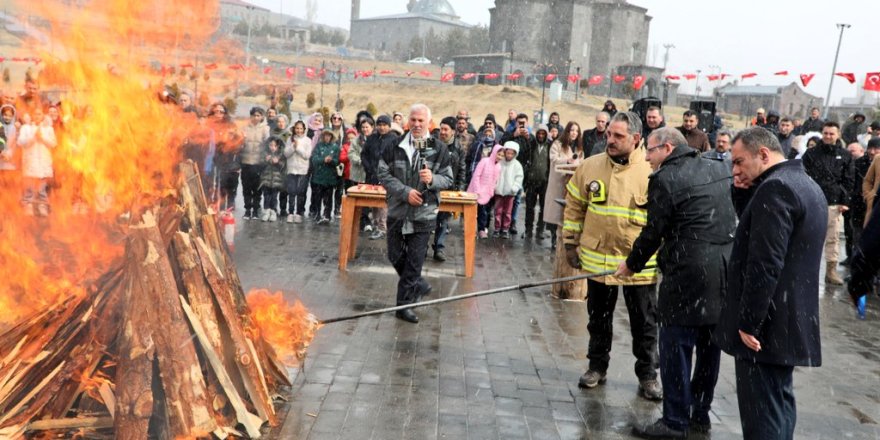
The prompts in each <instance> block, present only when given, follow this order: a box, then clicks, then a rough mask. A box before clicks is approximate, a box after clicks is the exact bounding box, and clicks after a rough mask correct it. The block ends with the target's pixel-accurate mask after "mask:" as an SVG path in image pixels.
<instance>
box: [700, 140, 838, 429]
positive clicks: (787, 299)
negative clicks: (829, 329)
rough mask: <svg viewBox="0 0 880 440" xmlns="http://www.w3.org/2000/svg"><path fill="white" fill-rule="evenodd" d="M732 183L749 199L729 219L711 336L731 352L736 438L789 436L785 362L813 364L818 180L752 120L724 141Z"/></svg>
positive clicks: (821, 204)
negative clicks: (724, 283) (728, 143)
mask: <svg viewBox="0 0 880 440" xmlns="http://www.w3.org/2000/svg"><path fill="white" fill-rule="evenodd" d="M732 159H733V160H732V161H733V179H734V186H735V187H736V188H737V190H751V191H750V197H751V201H750V203H748V204H747V205H746V207H745V209H744V210H743V211H742V215H741V217H740V223H739V225H738V226H737V230H736V236H735V237H734V242H733V251H732V253H731V256H730V266H729V270H728V282H729V284H728V289H727V291H726V292H725V293H724V294H722V297H721V314H720V319H719V322H718V325H717V326H716V332H715V334H714V339H715V342H716V343H717V344H718V346H719V347H721V349H722V350H724V351H725V352H726V353H728V354H730V355H732V356H733V357H734V358H735V367H736V392H737V400H738V401H739V411H740V419H741V423H742V428H743V436H744V437H745V438H746V439H791V438H792V437H793V435H794V426H795V421H796V420H797V412H796V409H795V399H794V391H793V389H792V371H793V370H794V367H795V366H809V367H818V366H820V365H821V364H822V354H821V344H820V340H819V276H818V273H819V265H820V263H821V261H822V250H823V244H824V241H825V229H826V227H827V224H828V217H827V210H826V209H825V206H827V202H826V200H825V196H824V194H823V193H822V189H821V188H820V187H819V185H817V184H816V182H814V181H813V179H811V178H810V177H809V176H808V175H807V174H806V173H805V172H804V168H803V165H802V164H801V161H800V160H789V161H786V160H785V156H783V152H782V147H781V146H780V145H779V140H778V139H777V138H776V136H775V135H774V134H773V133H771V132H770V131H768V130H766V129H764V128H760V127H755V128H749V129H747V130H744V131H742V132H740V133H739V134H738V135H737V136H736V138H734V141H733V150H732Z"/></svg>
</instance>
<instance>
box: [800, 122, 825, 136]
mask: <svg viewBox="0 0 880 440" xmlns="http://www.w3.org/2000/svg"><path fill="white" fill-rule="evenodd" d="M823 125H825V120H823V119H822V118H816V119H812V118H807V119H806V120H805V121H804V123H803V124H801V127H800V133H801V134H804V133H809V132H811V131H815V132H818V133H821V132H822V126H823Z"/></svg>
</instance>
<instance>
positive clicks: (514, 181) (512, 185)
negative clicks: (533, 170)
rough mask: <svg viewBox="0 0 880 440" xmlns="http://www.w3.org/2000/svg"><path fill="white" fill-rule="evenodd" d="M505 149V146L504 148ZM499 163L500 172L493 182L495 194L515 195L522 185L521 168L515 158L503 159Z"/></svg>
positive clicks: (522, 175)
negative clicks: (494, 182)
mask: <svg viewBox="0 0 880 440" xmlns="http://www.w3.org/2000/svg"><path fill="white" fill-rule="evenodd" d="M504 150H507V148H504ZM517 153H519V151H517ZM499 163H500V164H501V174H500V175H499V176H498V182H497V183H496V184H495V195H499V196H515V195H516V193H518V192H520V190H522V188H523V186H522V184H523V178H524V176H525V175H524V173H523V168H522V164H520V163H519V161H518V160H516V158H514V159H513V160H506V159H505V160H503V161H501V162H499Z"/></svg>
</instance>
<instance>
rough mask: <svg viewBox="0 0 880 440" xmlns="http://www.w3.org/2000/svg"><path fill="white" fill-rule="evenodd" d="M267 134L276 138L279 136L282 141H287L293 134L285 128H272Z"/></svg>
mask: <svg viewBox="0 0 880 440" xmlns="http://www.w3.org/2000/svg"><path fill="white" fill-rule="evenodd" d="M269 136H275V137H277V138H281V140H283V141H284V142H287V141H289V140H290V138H291V137H292V136H293V133H292V132H291V131H290V130H289V129H287V128H285V129H284V130H279V129H278V128H274V129H272V130H270V131H269Z"/></svg>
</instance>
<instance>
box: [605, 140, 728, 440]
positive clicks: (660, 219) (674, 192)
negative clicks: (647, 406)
mask: <svg viewBox="0 0 880 440" xmlns="http://www.w3.org/2000/svg"><path fill="white" fill-rule="evenodd" d="M646 159H647V160H648V162H650V163H651V167H652V168H653V169H654V173H653V174H651V177H650V181H649V183H648V224H647V226H645V227H644V229H642V232H641V234H639V237H638V238H637V239H636V241H635V242H634V243H633V248H632V252H631V253H630V254H629V257H627V259H626V261H624V262H622V263H621V264H620V266H619V267H618V269H617V274H618V275H623V276H631V275H632V274H633V273H635V272H638V271H640V270H642V269H644V267H645V265H646V264H647V263H648V260H649V259H650V258H651V256H652V255H654V253H655V252H657V251H658V249H659V254H658V256H657V264H658V266H659V267H660V270H661V271H662V273H663V281H662V282H661V283H660V291H659V295H658V297H657V299H658V303H657V315H658V318H659V319H658V321H659V324H660V334H659V336H660V341H659V345H660V378H661V380H662V382H663V418H661V419H660V420H657V421H656V422H655V423H654V424H652V425H648V426H645V427H637V428H636V433H637V434H639V435H641V436H643V437H648V438H670V437H671V438H685V437H686V436H687V431H688V428H689V427H690V428H691V429H693V430H697V431H701V432H705V431H708V430H709V427H710V426H711V425H710V421H709V410H710V408H711V405H712V398H713V396H714V392H715V383H716V382H717V381H718V367H719V361H720V358H721V350H720V349H719V348H718V346H716V345H715V344H714V343H712V340H711V332H712V330H713V328H714V326H715V324H716V323H717V322H718V313H719V310H720V307H721V292H722V291H723V290H724V289H725V288H726V284H727V276H726V273H725V270H726V268H727V261H728V256H729V255H730V249H731V246H732V243H733V234H734V231H735V229H736V213H735V212H734V210H733V203H732V202H731V199H730V184H731V175H730V168H729V167H728V165H727V164H725V163H724V162H721V161H717V160H711V159H706V158H702V157H701V156H700V153H699V152H698V151H696V150H694V149H693V148H691V147H689V146H688V145H687V141H686V140H685V138H684V136H683V135H682V134H681V133H679V131H678V130H676V129H675V128H672V127H664V128H660V129H657V130H654V132H653V133H651V137H649V138H648V142H647V156H646ZM694 354H696V363H695V364H692V357H693V355H694ZM692 365H694V366H695V368H693V369H692V368H691V367H692ZM691 371H693V376H691Z"/></svg>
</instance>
